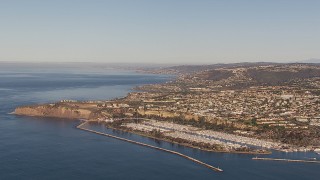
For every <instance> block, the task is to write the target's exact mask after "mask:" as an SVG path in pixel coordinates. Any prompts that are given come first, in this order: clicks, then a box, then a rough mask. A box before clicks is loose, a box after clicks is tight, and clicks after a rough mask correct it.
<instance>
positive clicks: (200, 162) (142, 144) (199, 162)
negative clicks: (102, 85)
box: [77, 121, 223, 172]
mask: <svg viewBox="0 0 320 180" xmlns="http://www.w3.org/2000/svg"><path fill="white" fill-rule="evenodd" d="M87 123H88V121H86V122H84V123H81V124H80V125H78V126H77V128H78V129H81V130H84V131H88V132H91V133H95V134H99V135H103V136H107V137H111V138H114V139H118V140H122V141H126V142H129V143H132V144H137V145H140V146H145V147H149V148H152V149H157V150H160V151H164V152H167V153H171V154H175V155H178V156H181V157H183V158H185V159H188V160H190V161H193V162H195V163H198V164H200V165H203V166H205V167H207V168H209V169H212V170H214V171H216V172H223V170H222V169H220V168H218V167H214V166H211V165H209V164H207V163H204V162H202V161H199V160H197V159H194V158H192V157H190V156H187V155H184V154H182V153H179V152H176V151H172V150H168V149H164V148H160V147H157V146H152V145H149V144H145V143H141V142H137V141H133V140H130V139H126V138H122V137H118V136H113V135H110V134H106V133H102V132H98V131H94V130H91V129H87V128H84V127H83V126H84V125H86V124H87Z"/></svg>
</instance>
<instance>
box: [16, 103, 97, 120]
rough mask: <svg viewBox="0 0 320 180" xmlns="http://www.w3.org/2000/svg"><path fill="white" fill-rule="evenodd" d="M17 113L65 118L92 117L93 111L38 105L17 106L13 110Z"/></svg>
mask: <svg viewBox="0 0 320 180" xmlns="http://www.w3.org/2000/svg"><path fill="white" fill-rule="evenodd" d="M14 113H15V114H17V115H25V116H40V117H57V118H67V119H90V118H94V113H92V111H90V110H87V109H78V108H77V109H75V108H68V107H63V106H52V105H39V106H25V107H18V108H16V109H15V111H14Z"/></svg>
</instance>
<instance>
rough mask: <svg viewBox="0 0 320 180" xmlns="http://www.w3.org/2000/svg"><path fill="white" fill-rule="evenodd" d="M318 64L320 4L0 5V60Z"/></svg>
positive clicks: (296, 0)
mask: <svg viewBox="0 0 320 180" xmlns="http://www.w3.org/2000/svg"><path fill="white" fill-rule="evenodd" d="M309 58H320V0H126V1H125V0H0V61H24V62H26V61H36V62H40V61H43V62H47V61H59V62H64V61H68V62H72V61H95V62H124V63H125V62H130V63H134V62H140V63H216V62H240V61H295V60H301V59H309Z"/></svg>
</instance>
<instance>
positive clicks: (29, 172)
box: [0, 65, 320, 180]
mask: <svg viewBox="0 0 320 180" xmlns="http://www.w3.org/2000/svg"><path fill="white" fill-rule="evenodd" d="M170 78H172V77H170V76H164V75H148V74H138V73H135V72H132V71H122V70H114V69H101V68H88V69H85V70H84V69H83V68H76V67H68V68H52V67H47V68H45V67H41V68H38V67H32V66H28V67H18V68H17V67H15V66H10V67H9V66H1V65H0V179H1V180H11V179H19V180H20V179H32V180H36V179H41V180H42V179H55V180H56V179H68V180H69V179H77V180H81V179H90V180H92V179H130V180H132V179H139V180H140V179H148V180H149V179H152V180H156V179H197V180H199V179H219V180H233V179H238V180H240V179H246V180H247V179H259V180H267V179H274V180H283V179H290V180H301V179H304V180H307V179H310V180H311V179H319V177H320V171H319V170H320V164H311V163H309V164H308V163H287V162H273V161H254V160H252V157H254V155H243V154H228V153H213V152H204V151H201V150H197V149H192V148H187V147H183V146H179V145H175V144H171V143H167V142H162V141H157V140H153V139H150V138H145V137H141V136H138V135H135V134H130V133H124V132H119V131H114V130H110V129H106V128H105V127H104V126H102V125H99V124H95V125H92V126H93V127H92V128H94V129H98V130H99V131H102V132H107V133H110V134H113V135H117V136H121V137H126V138H128V139H133V140H136V141H140V142H143V143H148V144H151V145H156V146H159V147H163V148H167V149H170V150H174V151H178V152H181V153H183V154H186V155H189V156H191V157H194V158H196V159H199V160H201V161H203V162H206V163H208V164H210V165H213V166H216V167H220V168H221V169H223V170H224V172H222V173H217V172H215V171H212V170H210V169H208V168H206V167H204V166H201V165H199V164H196V163H194V162H192V161H188V160H186V159H184V158H182V157H179V156H176V155H173V154H168V153H166V152H162V151H158V150H155V149H150V148H146V147H142V146H138V145H134V144H130V143H127V142H123V141H119V140H115V139H111V138H108V137H104V136H99V135H96V134H92V133H89V132H85V131H81V130H79V129H76V128H75V126H76V125H78V124H79V121H77V120H74V121H73V120H66V119H55V118H36V117H22V116H16V115H12V114H9V113H10V112H12V111H13V110H14V109H15V107H17V106H21V105H26V104H36V103H47V102H55V101H59V100H61V99H75V100H107V99H112V98H116V97H123V96H125V95H126V94H127V93H128V92H130V91H132V88H133V87H135V86H137V85H142V84H150V83H161V82H165V81H167V80H170ZM266 157H277V158H290V159H308V158H314V157H316V158H318V159H320V156H319V155H317V154H315V153H312V152H303V153H283V152H274V153H273V154H272V155H268V156H266Z"/></svg>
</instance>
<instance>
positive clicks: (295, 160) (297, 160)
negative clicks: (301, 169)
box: [252, 157, 320, 163]
mask: <svg viewBox="0 0 320 180" xmlns="http://www.w3.org/2000/svg"><path fill="white" fill-rule="evenodd" d="M252 159H253V160H264V161H284V162H301V163H320V161H312V160H302V159H276V158H258V157H254V158H252Z"/></svg>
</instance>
